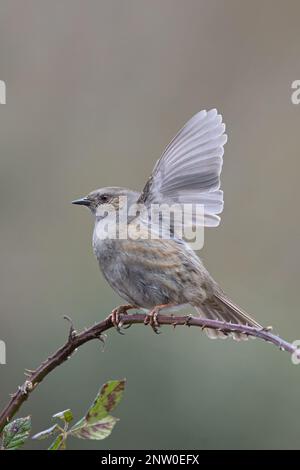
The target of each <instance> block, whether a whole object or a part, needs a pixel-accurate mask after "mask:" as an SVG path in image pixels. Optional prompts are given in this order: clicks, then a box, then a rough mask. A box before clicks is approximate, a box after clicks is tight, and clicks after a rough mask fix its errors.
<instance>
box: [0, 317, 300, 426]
mask: <svg viewBox="0 0 300 470" xmlns="http://www.w3.org/2000/svg"><path fill="white" fill-rule="evenodd" d="M65 318H66V319H67V320H68V321H69V322H70V323H71V326H70V332H69V337H68V340H67V341H66V343H65V344H64V345H63V346H62V347H61V348H59V349H58V350H57V351H56V352H55V353H54V354H52V356H49V357H48V358H47V359H46V360H45V361H44V362H42V363H41V365H40V366H39V367H37V369H35V370H34V371H28V370H26V371H25V372H26V376H27V380H26V381H25V382H24V383H23V384H22V385H21V386H19V387H18V390H17V391H16V392H15V393H14V394H13V395H12V396H11V399H10V401H9V403H8V404H7V405H6V406H5V408H4V409H3V410H2V412H1V414H0V433H1V431H2V430H3V427H4V426H5V425H6V423H7V422H9V421H10V420H11V419H12V417H13V416H14V415H15V414H16V413H17V411H18V410H19V408H20V407H21V406H22V404H23V403H24V402H25V401H26V400H27V398H28V397H29V395H30V394H31V393H32V392H33V390H34V389H35V388H36V387H37V386H38V384H39V383H40V382H41V381H42V380H43V379H44V378H45V377H46V376H47V375H48V374H49V373H50V372H51V371H52V370H54V369H55V368H56V367H58V366H60V365H61V364H62V363H63V362H64V361H66V360H67V359H69V358H70V356H71V355H72V354H73V352H74V351H75V350H76V349H77V348H78V347H79V346H81V345H82V344H84V343H87V342H88V341H91V340H93V339H100V340H101V341H103V340H104V339H103V333H104V332H105V331H107V330H109V329H111V328H113V324H112V320H111V316H108V317H107V318H106V319H105V320H103V321H102V322H100V323H97V324H95V325H94V326H91V327H90V328H88V329H85V330H83V331H82V332H80V333H77V332H76V331H75V330H74V327H73V323H72V321H71V319H70V318H69V317H65ZM144 319H145V315H144V314H139V313H136V314H132V315H128V314H123V315H120V320H121V323H122V324H123V325H129V326H130V325H133V324H137V323H140V324H143V323H144ZM158 321H159V324H160V325H171V326H174V327H175V326H197V327H200V328H201V329H202V330H203V329H205V328H213V329H216V330H221V331H222V332H224V333H225V334H226V333H228V334H229V333H230V332H240V333H244V334H246V335H248V336H253V337H256V338H260V339H263V340H265V341H267V342H269V343H273V344H274V345H275V346H277V347H279V348H280V349H281V350H283V351H288V352H289V353H290V354H294V353H296V354H297V358H299V359H300V350H298V349H297V347H296V346H294V345H293V344H291V343H288V342H287V341H284V340H283V339H281V338H280V337H279V336H276V335H274V334H273V333H271V331H270V329H268V328H266V329H257V328H253V327H250V326H244V325H235V324H232V323H226V322H222V321H218V320H207V319H203V318H199V317H191V316H174V315H159V316H158Z"/></svg>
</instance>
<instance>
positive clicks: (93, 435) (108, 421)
mask: <svg viewBox="0 0 300 470" xmlns="http://www.w3.org/2000/svg"><path fill="white" fill-rule="evenodd" d="M117 421H118V419H117V418H114V417H113V416H111V415H107V416H106V417H105V418H103V419H102V420H100V421H98V422H93V423H89V422H88V421H87V420H86V418H82V420H80V421H79V422H78V423H77V425H76V428H75V427H74V429H73V428H72V429H70V431H69V434H71V435H72V436H76V437H79V438H80V439H95V440H101V439H105V438H106V437H108V436H109V435H110V433H111V432H112V430H113V428H114V426H115V424H116V422H117Z"/></svg>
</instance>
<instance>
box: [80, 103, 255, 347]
mask: <svg viewBox="0 0 300 470" xmlns="http://www.w3.org/2000/svg"><path fill="white" fill-rule="evenodd" d="M224 132H225V125H224V124H223V123H222V116H221V115H219V114H218V113H217V111H216V110H215V109H212V110H210V111H200V112H199V113H197V114H196V115H195V116H194V117H192V118H191V119H190V120H189V121H188V122H187V123H186V124H185V126H184V127H183V128H182V129H181V130H180V131H179V132H178V134H177V135H176V136H175V137H174V139H173V140H172V141H171V143H170V144H169V145H168V146H167V148H166V149H165V151H164V153H163V155H162V156H161V158H160V159H159V160H158V162H157V163H156V165H155V167H154V170H153V172H152V175H151V176H150V178H149V180H148V181H147V183H146V186H145V187H144V189H143V191H142V192H141V193H139V192H135V191H131V190H129V189H126V188H117V187H107V188H102V189H98V190H96V191H93V192H91V193H90V194H88V195H87V196H86V197H84V198H82V199H77V200H75V201H73V203H74V204H81V205H85V206H88V207H89V208H90V210H91V212H92V213H93V214H94V216H95V228H94V235H93V248H94V253H95V255H96V257H97V259H98V261H99V264H100V267H101V270H102V272H103V274H104V277H105V278H106V280H107V281H108V283H109V284H110V285H111V287H112V288H113V289H114V290H115V291H116V292H117V293H118V294H119V295H120V296H121V297H122V298H123V299H125V300H126V302H128V305H124V306H120V307H119V308H118V309H115V310H114V314H113V322H114V323H115V324H116V325H117V324H118V321H119V314H120V313H122V312H125V311H127V310H128V309H130V308H143V309H147V310H148V314H147V315H146V317H145V322H149V323H150V324H151V326H152V327H153V329H154V330H155V331H157V325H158V321H157V314H158V312H160V311H161V310H162V312H163V311H166V310H167V309H170V308H171V309H174V308H176V306H179V307H181V306H183V305H186V304H189V305H191V306H193V307H195V308H196V310H197V311H198V313H199V315H200V316H201V317H205V318H209V319H215V320H222V321H225V322H232V323H239V324H245V325H250V326H254V327H259V328H260V327H261V326H260V325H259V324H258V323H257V322H256V321H255V320H254V319H252V318H251V317H250V316H248V315H247V314H246V313H245V312H243V311H242V310H241V309H240V308H239V307H238V306H236V305H235V304H234V303H233V302H231V300H229V299H228V297H227V296H226V294H225V293H224V292H223V290H222V289H221V288H220V287H219V286H218V284H217V283H216V282H215V281H214V279H213V278H212V277H211V275H210V274H209V272H208V271H207V270H206V268H205V267H204V266H203V264H202V262H201V260H200V258H199V257H198V256H197V255H196V253H195V252H194V251H193V249H192V248H191V247H190V245H189V244H188V243H187V241H185V240H184V239H183V238H179V237H178V236H176V234H174V231H173V229H172V226H171V225H170V227H169V230H167V231H166V230H163V232H164V235H166V232H167V233H168V235H169V236H162V235H161V234H160V236H155V237H152V236H151V235H153V233H154V232H156V230H155V228H154V227H153V225H151V223H150V224H149V223H146V222H145V218H143V216H142V215H141V214H137V215H136V216H133V215H132V214H131V215H130V216H129V212H126V218H125V221H124V218H123V220H121V218H120V217H119V216H120V211H121V209H123V208H124V204H125V202H126V204H127V206H128V207H131V206H132V205H133V204H135V203H138V204H143V205H144V207H146V208H147V209H148V208H150V206H151V205H153V204H162V203H164V204H174V203H177V204H179V205H183V204H185V203H190V204H200V205H202V207H204V217H202V225H203V226H207V227H214V226H217V225H219V222H220V217H219V216H218V214H220V213H221V212H222V209H223V191H221V190H220V189H219V188H220V173H221V168H222V163H223V153H224V149H223V146H224V144H225V143H226V140H227V136H226V135H225V134H224ZM115 222H116V225H117V231H118V233H120V232H121V231H122V230H123V229H124V228H125V229H128V228H131V227H132V226H134V227H135V228H136V227H137V225H138V226H139V231H138V235H137V236H135V237H128V236H126V237H120V236H119V237H117V236H106V235H105V234H107V227H108V226H109V224H110V225H111V226H113V225H114V223H115ZM148 222H149V220H148ZM198 222H199V221H197V220H195V219H194V224H195V225H197V223H198ZM127 235H128V230H127ZM149 312H150V313H149ZM206 332H207V334H208V336H209V337H211V338H217V337H225V334H224V333H223V332H221V331H217V330H212V329H207V330H206ZM231 336H233V338H234V339H246V338H247V337H246V335H243V334H241V333H232V334H231Z"/></svg>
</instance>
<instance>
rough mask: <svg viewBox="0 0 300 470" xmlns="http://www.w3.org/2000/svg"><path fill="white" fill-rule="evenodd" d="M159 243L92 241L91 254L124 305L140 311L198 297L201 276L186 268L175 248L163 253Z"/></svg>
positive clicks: (186, 301)
mask: <svg viewBox="0 0 300 470" xmlns="http://www.w3.org/2000/svg"><path fill="white" fill-rule="evenodd" d="M159 242H160V241H151V240H150V241H145V240H109V239H107V240H101V242H99V241H97V242H96V243H95V241H94V252H95V254H96V256H97V259H98V261H99V265H100V268H101V271H102V272H103V275H104V277H105V278H106V280H107V281H108V283H109V284H110V286H111V287H112V288H113V289H114V290H115V291H116V292H117V293H118V294H119V295H120V296H121V297H122V298H124V299H125V300H126V301H127V302H129V303H131V304H134V305H137V306H139V307H143V308H153V307H154V306H155V305H161V304H170V303H171V304H178V305H179V304H184V303H188V302H190V301H193V297H195V296H196V297H197V298H198V297H199V296H200V295H204V294H203V293H202V294H201V291H202V289H201V276H200V273H199V272H198V271H197V269H196V270H195V271H193V270H192V269H187V268H186V266H185V265H184V261H183V260H182V259H181V258H180V256H179V255H178V250H177V247H174V246H172V245H171V246H168V247H167V249H168V253H167V255H166V253H165V247H163V246H162V245H161V244H160V243H159Z"/></svg>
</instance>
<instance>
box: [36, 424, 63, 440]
mask: <svg viewBox="0 0 300 470" xmlns="http://www.w3.org/2000/svg"><path fill="white" fill-rule="evenodd" d="M58 429H59V427H58V426H57V424H54V426H51V428H48V429H45V431H41V432H39V433H37V434H35V435H34V436H32V439H39V440H42V439H47V438H48V437H50V436H52V434H54V432H55V431H57V430H58Z"/></svg>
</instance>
